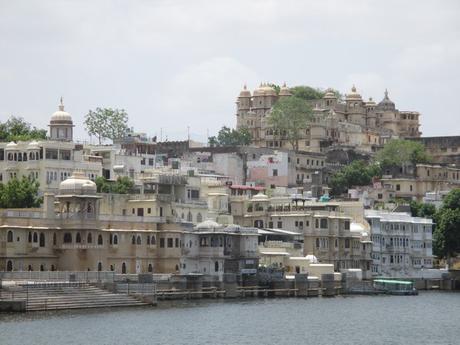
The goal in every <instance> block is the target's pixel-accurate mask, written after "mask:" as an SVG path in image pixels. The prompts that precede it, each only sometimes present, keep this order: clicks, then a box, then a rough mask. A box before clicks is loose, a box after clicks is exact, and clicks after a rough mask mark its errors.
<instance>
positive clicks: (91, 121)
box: [84, 108, 128, 144]
mask: <svg viewBox="0 0 460 345" xmlns="http://www.w3.org/2000/svg"><path fill="white" fill-rule="evenodd" d="M84 123H85V129H86V131H87V132H88V134H89V135H94V136H96V138H97V139H98V141H99V144H101V143H102V141H103V140H104V139H111V140H114V139H118V138H121V137H123V136H124V135H125V133H126V131H127V130H128V114H127V113H126V111H125V110H124V109H112V108H96V110H94V111H93V110H90V111H89V112H88V114H86V116H85V122H84Z"/></svg>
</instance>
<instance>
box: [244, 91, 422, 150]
mask: <svg viewBox="0 0 460 345" xmlns="http://www.w3.org/2000/svg"><path fill="white" fill-rule="evenodd" d="M283 97H292V94H291V92H290V90H289V88H288V87H286V85H283V87H281V88H280V91H279V93H277V92H276V90H275V88H274V87H273V86H271V85H269V84H261V85H260V87H259V88H257V89H255V90H254V92H253V93H251V92H250V91H249V90H247V88H246V86H245V87H244V89H243V90H242V91H241V92H240V94H239V96H238V99H237V102H236V104H237V111H236V118H237V127H238V128H242V127H245V128H248V129H249V131H250V133H251V135H252V141H253V144H254V145H255V146H257V147H271V148H291V146H290V144H289V142H288V140H287V138H286V137H285V136H284V135H283V133H278V132H277V131H276V130H274V128H273V126H272V125H270V123H269V121H268V117H269V115H270V112H271V110H272V108H273V106H274V105H275V103H276V102H277V101H278V100H279V99H281V98H283ZM309 102H310V103H311V106H312V108H313V117H312V119H311V121H310V122H309V123H306V124H305V128H299V134H300V135H301V136H300V140H299V149H300V150H305V151H314V152H322V151H324V150H325V149H326V148H328V147H331V146H335V145H346V146H352V147H354V148H356V149H358V150H362V151H367V152H373V151H376V150H377V149H378V148H380V147H381V146H382V145H383V144H385V143H386V142H387V141H388V140H390V139H392V138H417V137H420V135H421V133H420V130H419V127H420V121H419V117H420V114H419V113H418V112H416V111H399V110H398V109H396V106H395V104H394V103H393V102H392V101H391V100H390V98H389V96H388V91H385V96H384V98H383V100H382V101H380V102H379V103H378V104H377V103H375V102H374V101H373V100H372V98H370V99H369V100H367V101H366V100H363V98H362V96H361V95H360V94H359V93H358V92H357V90H356V87H355V86H353V87H352V89H351V91H350V92H349V93H347V94H346V95H345V98H344V100H343V101H342V100H341V99H339V98H338V96H337V94H336V93H335V92H334V90H332V89H328V90H326V92H325V94H324V96H323V98H322V99H316V100H312V101H309Z"/></svg>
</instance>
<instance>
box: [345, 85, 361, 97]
mask: <svg viewBox="0 0 460 345" xmlns="http://www.w3.org/2000/svg"><path fill="white" fill-rule="evenodd" d="M345 100H346V101H362V100H363V99H362V97H361V95H360V94H359V93H358V92H357V91H356V86H354V85H353V87H352V88H351V93H349V94H347V96H346V97H345Z"/></svg>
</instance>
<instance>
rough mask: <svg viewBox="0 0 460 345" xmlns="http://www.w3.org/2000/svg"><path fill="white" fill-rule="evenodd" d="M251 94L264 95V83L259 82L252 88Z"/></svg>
mask: <svg viewBox="0 0 460 345" xmlns="http://www.w3.org/2000/svg"><path fill="white" fill-rule="evenodd" d="M253 96H254V97H256V96H265V89H264V84H262V83H261V84H260V85H259V87H258V88H257V89H255V90H254V93H253Z"/></svg>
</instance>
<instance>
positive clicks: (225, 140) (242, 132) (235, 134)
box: [208, 126, 251, 147]
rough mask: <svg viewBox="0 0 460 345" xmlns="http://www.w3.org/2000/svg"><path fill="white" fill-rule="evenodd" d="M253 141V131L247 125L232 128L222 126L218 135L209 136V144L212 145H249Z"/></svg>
mask: <svg viewBox="0 0 460 345" xmlns="http://www.w3.org/2000/svg"><path fill="white" fill-rule="evenodd" d="M250 143H251V133H249V130H248V129H247V128H245V127H243V128H240V129H238V130H236V129H230V128H228V127H226V126H224V127H222V128H221V129H220V130H219V133H217V137H216V136H212V137H209V139H208V144H209V146H211V147H216V146H247V145H249V144H250Z"/></svg>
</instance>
